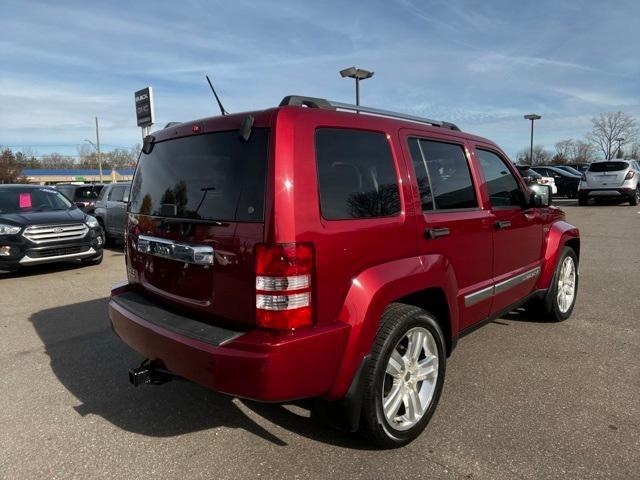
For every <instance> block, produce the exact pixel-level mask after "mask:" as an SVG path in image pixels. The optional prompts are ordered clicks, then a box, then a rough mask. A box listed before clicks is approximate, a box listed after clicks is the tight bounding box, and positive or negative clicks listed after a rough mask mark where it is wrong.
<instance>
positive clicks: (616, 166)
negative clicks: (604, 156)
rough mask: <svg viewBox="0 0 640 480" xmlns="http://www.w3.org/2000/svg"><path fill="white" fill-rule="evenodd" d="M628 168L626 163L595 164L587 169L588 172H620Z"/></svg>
mask: <svg viewBox="0 0 640 480" xmlns="http://www.w3.org/2000/svg"><path fill="white" fill-rule="evenodd" d="M628 167H629V164H628V163H627V162H619V161H618V162H615V161H614V162H595V163H592V164H591V166H590V167H589V171H590V172H598V173H601V172H620V171H622V170H626V169H627V168H628Z"/></svg>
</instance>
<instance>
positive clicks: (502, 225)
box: [496, 220, 511, 230]
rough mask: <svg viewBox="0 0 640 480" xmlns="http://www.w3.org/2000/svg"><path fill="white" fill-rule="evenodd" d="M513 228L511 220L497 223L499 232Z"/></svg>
mask: <svg viewBox="0 0 640 480" xmlns="http://www.w3.org/2000/svg"><path fill="white" fill-rule="evenodd" d="M510 226H511V222H510V221H509V220H498V221H497V222H496V228H497V229H498V230H504V229H505V228H509V227H510Z"/></svg>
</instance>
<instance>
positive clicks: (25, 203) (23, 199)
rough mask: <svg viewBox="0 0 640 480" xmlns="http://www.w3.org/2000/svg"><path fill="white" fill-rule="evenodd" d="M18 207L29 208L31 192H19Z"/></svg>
mask: <svg viewBox="0 0 640 480" xmlns="http://www.w3.org/2000/svg"><path fill="white" fill-rule="evenodd" d="M20 208H31V194H30V193H21V194H20Z"/></svg>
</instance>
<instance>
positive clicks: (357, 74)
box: [340, 67, 373, 106]
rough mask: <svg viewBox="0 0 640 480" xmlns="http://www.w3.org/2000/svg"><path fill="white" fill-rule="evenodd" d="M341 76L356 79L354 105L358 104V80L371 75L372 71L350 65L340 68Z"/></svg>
mask: <svg viewBox="0 0 640 480" xmlns="http://www.w3.org/2000/svg"><path fill="white" fill-rule="evenodd" d="M340 75H341V76H342V78H346V77H348V78H353V79H355V81H356V105H358V106H360V80H366V79H367V78H371V77H373V72H370V71H369V70H363V69H362V68H356V67H350V68H345V69H344V70H340Z"/></svg>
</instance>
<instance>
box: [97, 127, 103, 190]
mask: <svg viewBox="0 0 640 480" xmlns="http://www.w3.org/2000/svg"><path fill="white" fill-rule="evenodd" d="M96 150H97V152H98V171H99V172H100V183H102V155H101V154H100V129H99V127H98V117H96Z"/></svg>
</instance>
